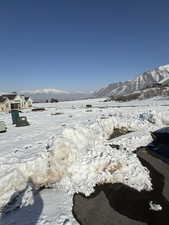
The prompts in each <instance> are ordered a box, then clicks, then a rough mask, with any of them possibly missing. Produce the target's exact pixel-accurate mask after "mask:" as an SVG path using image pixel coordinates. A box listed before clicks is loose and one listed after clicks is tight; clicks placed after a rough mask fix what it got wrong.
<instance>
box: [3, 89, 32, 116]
mask: <svg viewBox="0 0 169 225" xmlns="http://www.w3.org/2000/svg"><path fill="white" fill-rule="evenodd" d="M32 103H33V101H32V99H31V98H30V97H25V96H24V95H18V94H17V93H15V92H14V93H11V94H4V95H2V96H0V112H9V111H10V110H13V109H18V110H20V109H29V108H32Z"/></svg>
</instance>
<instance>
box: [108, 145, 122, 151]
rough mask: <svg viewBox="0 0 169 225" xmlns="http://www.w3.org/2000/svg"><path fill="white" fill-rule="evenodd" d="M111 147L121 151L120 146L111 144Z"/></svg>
mask: <svg viewBox="0 0 169 225" xmlns="http://www.w3.org/2000/svg"><path fill="white" fill-rule="evenodd" d="M110 147H112V148H116V149H118V150H119V149H120V145H115V144H110Z"/></svg>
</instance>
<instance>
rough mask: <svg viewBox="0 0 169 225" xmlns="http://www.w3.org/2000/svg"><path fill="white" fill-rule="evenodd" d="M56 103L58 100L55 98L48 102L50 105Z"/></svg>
mask: <svg viewBox="0 0 169 225" xmlns="http://www.w3.org/2000/svg"><path fill="white" fill-rule="evenodd" d="M57 102H59V100H58V99H56V98H51V100H50V103H57Z"/></svg>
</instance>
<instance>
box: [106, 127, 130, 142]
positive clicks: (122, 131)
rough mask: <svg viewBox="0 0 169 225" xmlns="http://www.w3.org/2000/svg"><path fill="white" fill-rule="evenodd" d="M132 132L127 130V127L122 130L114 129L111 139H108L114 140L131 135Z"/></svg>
mask: <svg viewBox="0 0 169 225" xmlns="http://www.w3.org/2000/svg"><path fill="white" fill-rule="evenodd" d="M130 132H131V131H129V130H127V128H126V127H121V128H114V130H113V133H112V134H111V135H110V137H109V138H108V140H111V139H113V138H116V137H119V136H122V135H125V134H128V133H130Z"/></svg>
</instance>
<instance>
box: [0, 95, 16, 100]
mask: <svg viewBox="0 0 169 225" xmlns="http://www.w3.org/2000/svg"><path fill="white" fill-rule="evenodd" d="M16 96H17V94H7V95H2V97H4V98H8V99H9V100H14V99H15V97H16Z"/></svg>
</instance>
